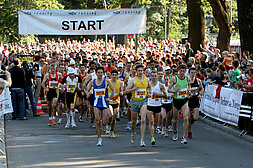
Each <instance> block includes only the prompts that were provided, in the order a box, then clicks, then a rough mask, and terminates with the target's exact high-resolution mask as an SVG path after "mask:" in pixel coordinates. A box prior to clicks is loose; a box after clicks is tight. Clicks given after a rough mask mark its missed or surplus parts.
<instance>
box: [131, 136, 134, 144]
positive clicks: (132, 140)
mask: <svg viewBox="0 0 253 168" xmlns="http://www.w3.org/2000/svg"><path fill="white" fill-rule="evenodd" d="M131 143H132V144H133V143H134V134H131Z"/></svg>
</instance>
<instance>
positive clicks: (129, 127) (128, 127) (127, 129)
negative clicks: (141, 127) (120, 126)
mask: <svg viewBox="0 0 253 168" xmlns="http://www.w3.org/2000/svg"><path fill="white" fill-rule="evenodd" d="M126 131H131V122H128V123H127V126H126Z"/></svg>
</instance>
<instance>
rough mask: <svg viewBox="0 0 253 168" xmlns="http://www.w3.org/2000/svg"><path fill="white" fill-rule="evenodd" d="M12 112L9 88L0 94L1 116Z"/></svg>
mask: <svg viewBox="0 0 253 168" xmlns="http://www.w3.org/2000/svg"><path fill="white" fill-rule="evenodd" d="M12 112H13V107H12V102H11V94H10V91H9V88H5V89H4V91H3V92H2V94H0V116H2V115H3V114H7V113H12Z"/></svg>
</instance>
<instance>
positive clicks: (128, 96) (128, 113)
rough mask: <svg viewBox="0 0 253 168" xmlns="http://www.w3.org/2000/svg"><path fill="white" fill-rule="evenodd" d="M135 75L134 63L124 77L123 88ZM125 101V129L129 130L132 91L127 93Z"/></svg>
mask: <svg viewBox="0 0 253 168" xmlns="http://www.w3.org/2000/svg"><path fill="white" fill-rule="evenodd" d="M135 76H136V70H135V65H134V66H133V67H132V70H131V71H130V72H129V74H128V76H127V77H126V78H125V82H124V84H125V88H126V87H127V86H128V85H129V84H130V81H131V80H132V79H133V78H135ZM125 97H126V103H127V108H128V112H127V120H128V122H127V126H126V131H130V130H131V123H132V122H131V113H132V112H131V111H132V110H131V104H130V101H131V97H132V93H131V92H130V93H128V94H127V95H126V96H125ZM137 121H138V120H137Z"/></svg>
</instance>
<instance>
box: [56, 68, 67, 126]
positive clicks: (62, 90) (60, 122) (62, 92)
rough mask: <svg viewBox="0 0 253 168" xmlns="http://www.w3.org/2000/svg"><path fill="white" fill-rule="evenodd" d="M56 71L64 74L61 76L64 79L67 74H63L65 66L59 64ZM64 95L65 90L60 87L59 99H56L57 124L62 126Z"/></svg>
mask: <svg viewBox="0 0 253 168" xmlns="http://www.w3.org/2000/svg"><path fill="white" fill-rule="evenodd" d="M58 69H59V72H60V73H61V74H64V75H63V76H62V78H64V77H65V76H66V75H67V73H65V66H64V65H63V64H60V65H59V68H58ZM60 82H61V81H60ZM65 94H66V90H65V88H64V87H62V86H60V87H59V98H58V121H57V124H62V112H63V109H64V110H65V108H64V107H65V105H64V103H65Z"/></svg>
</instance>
